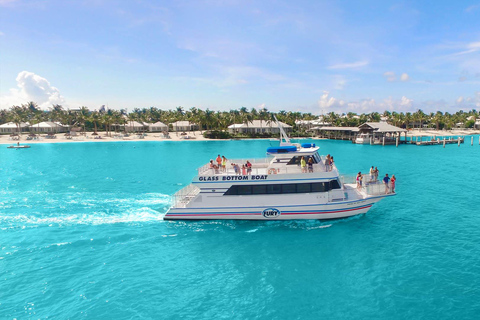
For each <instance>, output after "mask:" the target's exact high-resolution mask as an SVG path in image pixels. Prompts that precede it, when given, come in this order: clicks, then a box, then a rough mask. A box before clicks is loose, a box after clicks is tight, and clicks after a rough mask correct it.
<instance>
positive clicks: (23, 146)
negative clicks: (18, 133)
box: [7, 144, 30, 149]
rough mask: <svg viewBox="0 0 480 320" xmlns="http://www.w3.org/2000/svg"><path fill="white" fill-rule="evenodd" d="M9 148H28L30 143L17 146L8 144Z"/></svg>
mask: <svg viewBox="0 0 480 320" xmlns="http://www.w3.org/2000/svg"><path fill="white" fill-rule="evenodd" d="M7 148H8V149H28V148H30V146H29V145H26V144H25V145H16V146H8V147H7Z"/></svg>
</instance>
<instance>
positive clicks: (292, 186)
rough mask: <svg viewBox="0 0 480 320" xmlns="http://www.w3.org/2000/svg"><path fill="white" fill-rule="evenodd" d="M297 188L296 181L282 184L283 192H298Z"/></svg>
mask: <svg viewBox="0 0 480 320" xmlns="http://www.w3.org/2000/svg"><path fill="white" fill-rule="evenodd" d="M296 192H297V188H296V184H295V183H289V184H282V193H296Z"/></svg>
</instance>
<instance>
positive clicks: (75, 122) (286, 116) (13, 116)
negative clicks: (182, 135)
mask: <svg viewBox="0 0 480 320" xmlns="http://www.w3.org/2000/svg"><path fill="white" fill-rule="evenodd" d="M274 115H275V116H276V117H277V119H278V120H279V121H282V122H284V123H287V124H289V125H291V126H292V127H293V128H294V131H297V132H298V131H300V130H302V128H301V127H297V121H298V120H316V119H318V118H319V117H318V116H315V115H313V114H311V113H301V112H292V111H288V112H287V111H284V110H282V111H279V112H276V113H275V112H270V111H268V110H267V109H266V108H262V109H259V110H257V109H255V108H252V109H250V110H248V109H247V108H245V107H241V108H239V109H234V110H230V111H212V110H209V109H206V110H202V109H198V108H190V109H188V110H185V109H184V108H183V107H177V108H176V109H174V110H162V109H159V108H156V107H150V108H142V109H140V108H135V109H134V110H133V111H131V112H127V110H125V109H122V110H113V109H105V108H104V107H102V108H100V110H89V109H88V108H87V107H81V108H79V109H76V110H69V109H64V108H63V107H62V106H61V105H53V106H52V107H51V108H50V110H48V111H43V110H41V109H40V108H39V107H38V105H37V104H36V103H35V102H29V103H27V104H22V105H20V106H12V107H11V108H10V109H8V110H0V124H1V123H6V122H14V123H16V124H17V126H18V127H19V126H20V124H21V123H22V122H29V123H30V124H36V123H39V122H42V121H54V122H60V123H62V124H66V125H69V126H71V127H75V126H77V127H82V128H83V129H84V130H85V131H86V130H93V131H94V132H97V130H102V131H106V132H107V134H109V133H110V132H111V131H112V127H118V125H125V124H126V123H128V121H138V122H146V123H155V122H157V121H161V122H163V123H166V124H169V123H173V122H175V121H179V120H187V121H190V122H193V123H196V124H198V125H199V127H200V129H201V130H220V131H222V130H226V129H227V127H228V126H229V125H231V124H234V123H244V124H246V125H248V124H249V123H251V122H252V121H253V120H264V121H265V122H267V123H268V122H270V121H272V119H273V116H274ZM382 117H385V118H386V119H387V121H388V122H389V123H390V124H392V125H395V126H399V127H404V128H407V129H408V128H415V127H418V128H420V127H425V126H428V127H430V128H435V129H437V130H440V129H444V128H445V129H452V128H454V127H457V126H459V125H458V124H463V125H462V126H463V127H472V126H473V124H474V123H475V120H476V119H478V118H480V115H479V113H478V112H477V111H476V110H470V111H468V112H464V111H458V112H456V113H453V114H450V113H448V112H445V113H443V112H440V111H437V112H435V113H434V112H432V113H429V114H426V113H424V112H423V111H422V110H417V111H416V112H413V113H411V112H406V113H403V112H395V111H393V112H390V111H385V112H383V113H378V112H372V113H368V114H365V113H362V114H360V115H357V114H356V113H353V112H349V113H346V114H338V113H335V112H330V113H327V114H325V115H323V116H321V117H320V121H324V122H328V123H330V124H331V125H334V126H350V127H353V126H358V125H360V124H362V123H364V122H367V121H373V122H377V121H380V120H381V118H382Z"/></svg>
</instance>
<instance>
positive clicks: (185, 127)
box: [170, 121, 199, 132]
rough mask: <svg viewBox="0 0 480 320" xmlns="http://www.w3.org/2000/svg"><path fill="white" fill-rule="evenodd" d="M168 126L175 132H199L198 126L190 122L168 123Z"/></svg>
mask: <svg viewBox="0 0 480 320" xmlns="http://www.w3.org/2000/svg"><path fill="white" fill-rule="evenodd" d="M170 126H171V128H172V130H173V131H175V132H180V131H181V132H185V131H196V130H199V126H198V124H196V123H193V122H190V121H176V122H173V123H170Z"/></svg>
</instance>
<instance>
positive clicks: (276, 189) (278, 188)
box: [267, 184, 282, 194]
mask: <svg viewBox="0 0 480 320" xmlns="http://www.w3.org/2000/svg"><path fill="white" fill-rule="evenodd" d="M267 193H268V194H280V193H282V185H281V184H270V185H267Z"/></svg>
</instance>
